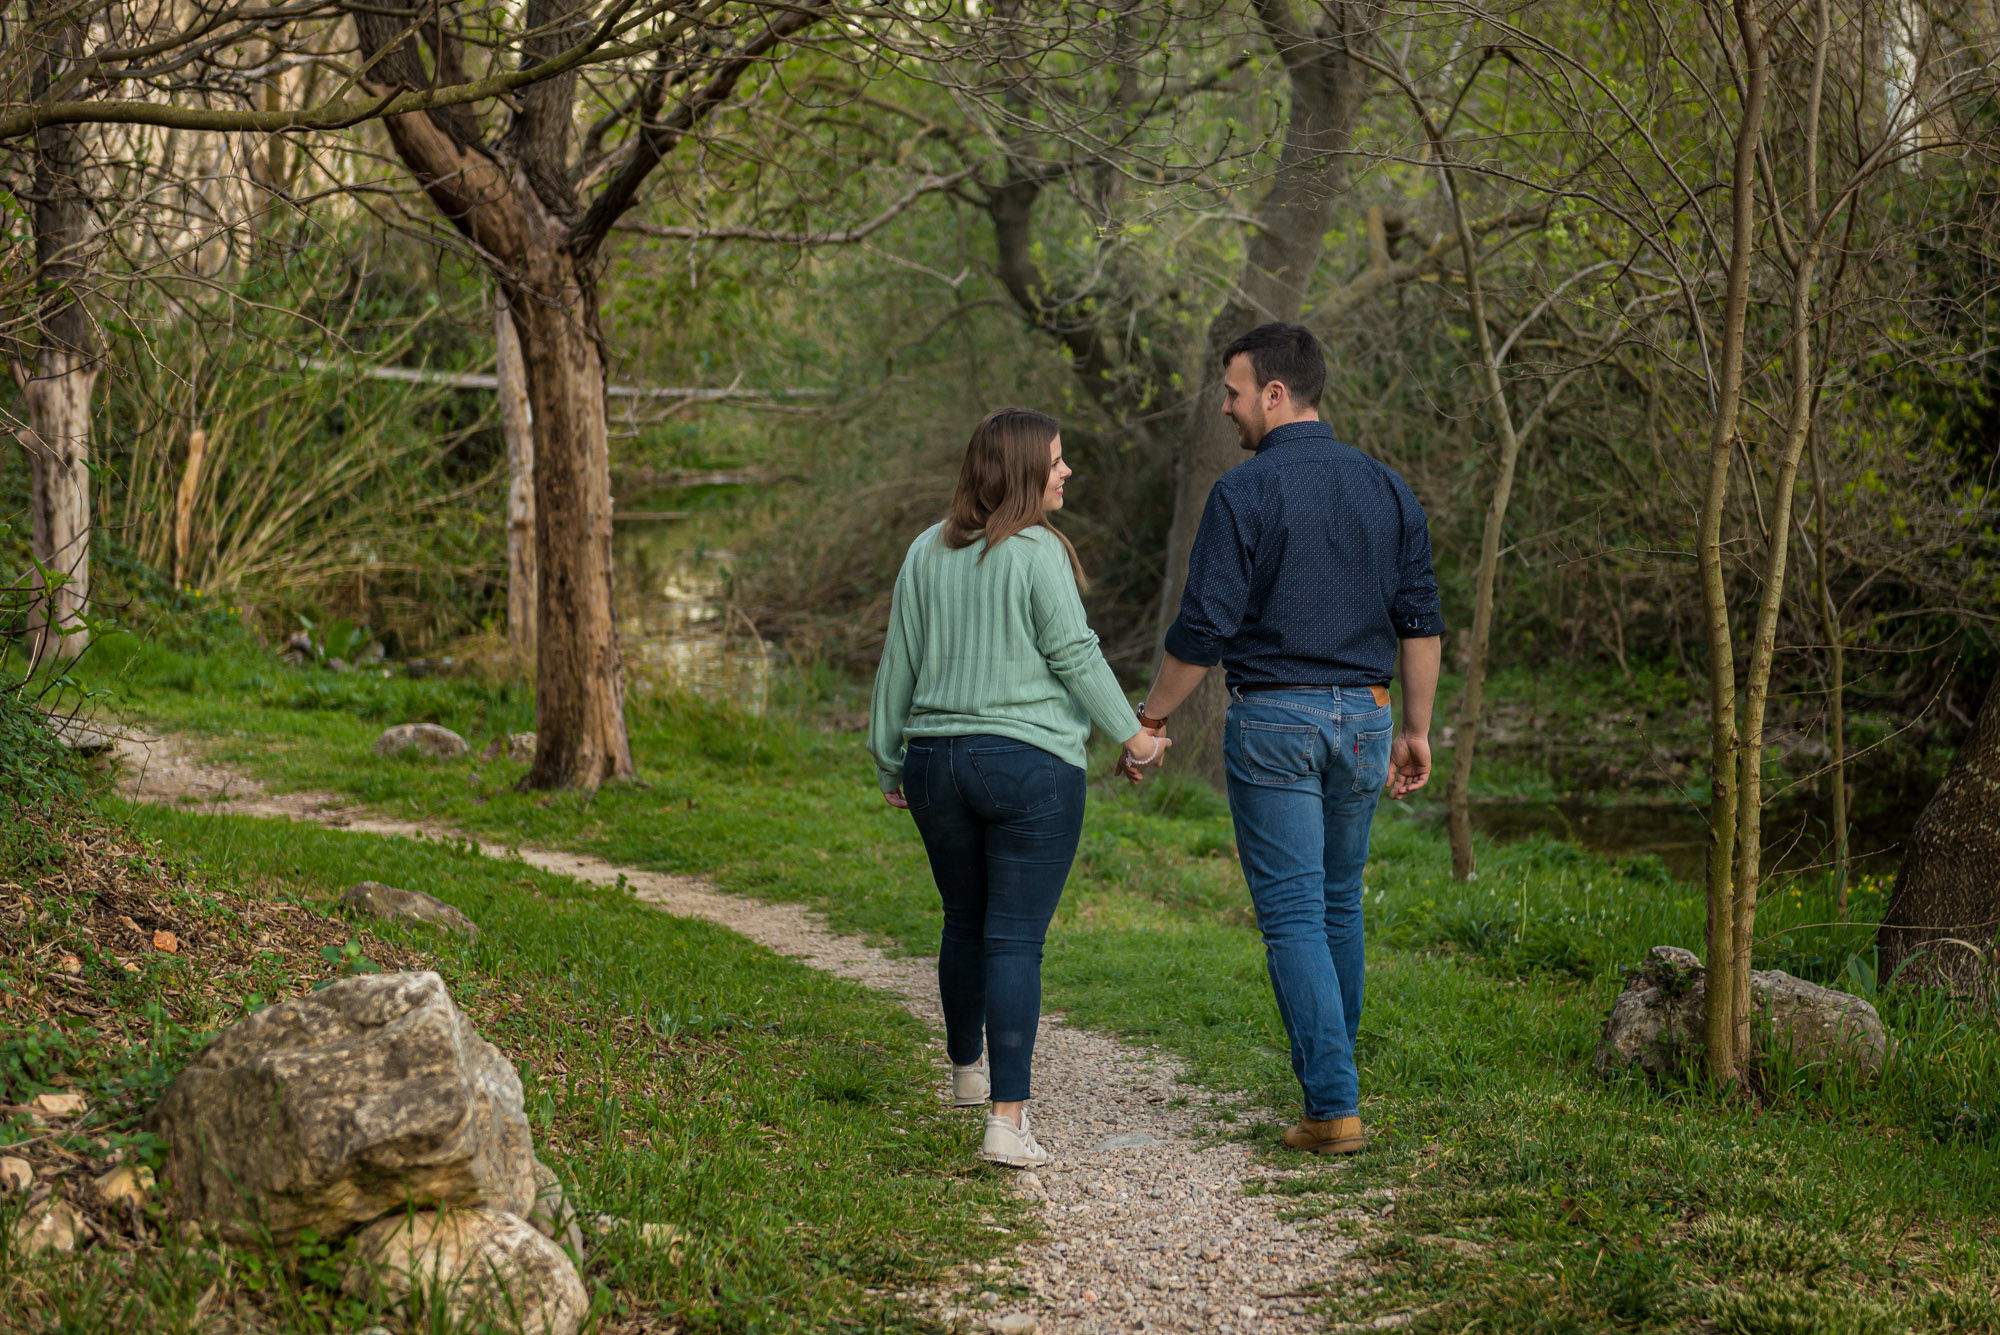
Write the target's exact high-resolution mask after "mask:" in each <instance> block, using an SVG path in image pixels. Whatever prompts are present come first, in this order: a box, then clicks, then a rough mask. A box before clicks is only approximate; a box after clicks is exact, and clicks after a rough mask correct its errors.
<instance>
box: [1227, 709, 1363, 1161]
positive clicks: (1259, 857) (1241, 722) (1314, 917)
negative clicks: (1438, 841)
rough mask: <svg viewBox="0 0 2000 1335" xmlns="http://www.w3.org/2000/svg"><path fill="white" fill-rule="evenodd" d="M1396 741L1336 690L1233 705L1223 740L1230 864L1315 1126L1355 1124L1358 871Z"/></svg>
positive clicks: (1358, 1000)
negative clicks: (1236, 861)
mask: <svg viewBox="0 0 2000 1335" xmlns="http://www.w3.org/2000/svg"><path fill="white" fill-rule="evenodd" d="M1392 731H1393V728H1392V725H1391V721H1390V716H1389V707H1388V706H1387V705H1378V704H1376V703H1375V698H1374V695H1373V694H1372V693H1371V692H1370V691H1369V690H1368V688H1367V687H1359V688H1356V687H1342V688H1338V689H1335V688H1325V689H1319V690H1293V691H1255V692H1250V693H1238V694H1237V695H1236V697H1235V702H1234V703H1232V704H1231V705H1230V706H1229V722H1228V724H1227V726H1226V728H1225V730H1224V732H1223V746H1222V751H1223V760H1224V763H1225V765H1226V767H1227V771H1228V775H1229V814H1230V815H1231V816H1232V817H1233V818H1234V820H1235V823H1236V849H1237V854H1238V856H1239V857H1240V858H1241V859H1242V862H1243V878H1244V879H1245V880H1246V881H1248V882H1249V883H1250V900H1251V902H1252V903H1253V904H1255V905H1256V907H1257V927H1258V929H1259V930H1260V931H1261V932H1262V933H1263V934H1264V962H1265V964H1266V966H1267V967H1268V968H1269V969H1270V972H1271V990H1272V991H1273V992H1275V993H1276V994H1277V997H1278V1015H1279V1016H1280V1018H1282V1019H1283V1020H1284V1022H1285V1033H1286V1035H1287V1036H1288V1037H1289V1038H1290V1039H1291V1045H1292V1072H1293V1073H1294V1074H1295V1075H1297V1076H1298V1078H1299V1085H1300V1086H1301V1088H1303V1089H1304V1091H1305V1105H1306V1116H1307V1117H1309V1118H1312V1119H1314V1120H1315V1121H1324V1120H1327V1119H1331V1118H1335V1117H1353V1116H1355V1115H1357V1113H1358V1112H1359V1111H1360V1077H1359V1076H1358V1075H1357V1074H1356V1072H1355V1069H1354V1036H1355V1035H1356V1034H1357V1033H1359V1032H1360V1030H1361V973H1362V967H1363V951H1362V943H1361V870H1362V868H1363V867H1365V866H1366V865H1367V863H1368V828H1369V825H1370V824H1371V823H1372V822H1373V820H1374V818H1375V804H1376V802H1377V800H1378V799H1379V798H1380V797H1381V794H1382V785H1383V783H1384V781H1385V780H1386V779H1387V777H1388V770H1389V741H1390V733H1391V732H1392Z"/></svg>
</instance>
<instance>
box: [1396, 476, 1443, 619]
mask: <svg viewBox="0 0 2000 1335" xmlns="http://www.w3.org/2000/svg"><path fill="white" fill-rule="evenodd" d="M1396 499H1397V501H1398V502H1399V504H1400V505H1401V507H1402V512H1403V552H1402V570H1401V575H1400V578H1399V581H1398V586H1397V589H1396V604H1395V609H1394V611H1393V612H1392V613H1391V614H1390V619H1391V620H1393V621H1394V622H1395V623H1396V638H1397V639H1399V640H1421V639H1428V638H1429V637H1430V636H1433V635H1442V634H1444V614H1443V613H1442V612H1441V611H1440V610H1439V606H1438V582H1437V575H1436V573H1435V572H1434V571H1432V569H1431V526H1430V521H1429V519H1427V518H1426V517H1425V515H1424V507H1423V506H1422V505H1420V504H1418V503H1417V498H1416V496H1415V494H1414V493H1412V492H1411V491H1410V489H1409V487H1408V486H1406V485H1403V483H1402V479H1400V478H1398V479H1397V487H1396Z"/></svg>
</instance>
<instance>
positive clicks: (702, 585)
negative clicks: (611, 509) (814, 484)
mask: <svg viewBox="0 0 2000 1335" xmlns="http://www.w3.org/2000/svg"><path fill="white" fill-rule="evenodd" d="M678 529H679V525H678V524H675V523H672V522H670V521H656V520H641V521H633V522H621V523H620V524H619V525H618V526H617V527H616V528H615V529H614V530H613V531H612V559H613V561H614V562H615V564H616V568H617V574H616V580H617V585H616V588H617V599H618V636H619V641H620V645H621V648H622V649H623V651H624V658H625V688H626V690H627V691H628V692H630V693H631V694H633V695H634V696H645V695H650V694H653V693H655V692H671V691H685V692H687V693H689V694H692V695H698V696H701V697H702V698H703V699H707V700H715V701H719V702H724V703H728V704H732V705H735V706H736V707H737V708H739V709H743V710H746V711H748V712H750V713H753V714H761V713H763V712H764V707H765V705H766V704H767V703H768V701H769V699H770V693H771V656H770V652H769V650H768V649H767V648H766V646H765V644H764V642H763V640H762V639H760V638H759V637H758V635H757V631H756V628H755V627H754V626H752V625H751V624H750V620H749V618H747V617H745V616H744V615H743V614H742V613H741V612H739V611H737V610H736V609H735V608H733V607H732V606H731V605H730V603H729V600H728V597H727V587H726V586H727V576H728V571H729V567H730V565H731V563H732V558H731V557H730V554H729V553H728V552H722V551H703V550H699V549H697V550H694V551H689V550H687V549H686V548H685V546H684V541H677V530H678Z"/></svg>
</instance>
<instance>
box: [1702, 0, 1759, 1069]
mask: <svg viewBox="0 0 2000 1335" xmlns="http://www.w3.org/2000/svg"><path fill="white" fill-rule="evenodd" d="M1735 13H1736V26H1737V31H1738V33H1739V34H1740V35H1741V37H1742V39H1743V63H1744V66H1745V69H1744V88H1743V101H1742V105H1741V108H1740V110H1739V112H1738V118H1737V126H1736V155H1735V162H1734V165H1733V171H1732V174H1731V179H1730V231H1729V277H1728V281H1727V286H1726V288H1725V289H1724V299H1723V316H1722V356H1721V364H1720V366H1719V367H1718V368H1717V386H1716V396H1715V409H1714V412H1713V414H1712V415H1711V417H1710V419H1709V435H1708V479H1707V484H1706V486H1705V488H1704V490H1703V493H1702V506H1701V521H1700V534H1699V539H1698V542H1697V545H1696V556H1697V560H1698V563H1699V566H1700V571H1701V608H1702V619H1703V622H1704V625H1705V627H1706V630H1707V633H1708V658H1709V663H1708V679H1709V692H1708V700H1709V711H1710V713H1709V717H1710V724H1709V729H1710V731H1709V776H1710V784H1711V789H1710V795H1709V804H1708V826H1709V831H1708V837H1709V850H1708V874H1707V878H1706V879H1707V900H1708V924H1707V933H1706V936H1707V939H1706V941H1705V943H1704V945H1705V949H1706V954H1707V956H1708V958H1707V975H1708V991H1707V995H1706V998H1705V1003H1704V1009H1703V1014H1702V1037H1703V1041H1704V1044H1705V1047H1706V1056H1707V1069H1708V1074H1709V1078H1710V1079H1712V1080H1714V1081H1715V1082H1716V1083H1717V1084H1728V1083H1732V1082H1734V1081H1735V1080H1736V1078H1737V1077H1738V1075H1739V1074H1740V1058H1741V1054H1740V1052H1739V1051H1738V1049H1737V1046H1736V1023H1735V1020H1736V1006H1735V993H1736V967H1735V965H1736V947H1737V942H1736V925H1735V923H1736V920H1735V909H1736V901H1735V893H1734V890H1735V885H1734V880H1733V873H1734V870H1735V853H1736V816H1737V801H1736V777H1737V768H1738V764H1739V760H1738V751H1739V738H1738V733H1737V728H1736V658H1735V652H1736V650H1735V644H1734V641H1733V637H1732V636H1731V634H1730V616H1729V591H1728V587H1727V585H1726V583H1725V581H1724V571H1723V556H1722V519H1723V511H1724V509H1725V507H1726V506H1727V504H1728V500H1729V465H1730V459H1731V455H1732V454H1733V452H1734V450H1735V448H1736V433H1737V423H1738V417H1739V414H1740V413H1741V410H1742V398H1743V344H1744V321H1745V316H1746V313H1747V311H1748V307H1749V299H1750V259H1751V254H1752V252H1753V251H1754V250H1755V249H1756V234H1755V233H1756V221H1757V220H1756V202H1757V201H1756V172H1757V146H1758V141H1759V139H1760V138H1761V137H1762V134H1763V123H1764V96H1765V91H1766V87H1767V85H1768V83H1769V79H1770V67H1769V64H1768V62H1767V61H1766V59H1765V55H1766V46H1765V37H1764V31H1763V26H1762V21H1761V20H1760V19H1759V17H1758V14H1757V6H1756V3H1755V0H1735Z"/></svg>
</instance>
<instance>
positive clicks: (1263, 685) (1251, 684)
mask: <svg viewBox="0 0 2000 1335" xmlns="http://www.w3.org/2000/svg"><path fill="white" fill-rule="evenodd" d="M1236 689H1237V690H1238V691H1239V692H1244V693H1248V692H1250V691H1352V690H1357V689H1359V688H1358V687H1354V686H1315V685H1310V684H1303V683H1298V682H1289V681H1246V682H1244V683H1243V684H1242V685H1241V686H1238V687H1237V688H1236ZM1368 693H1369V694H1370V695H1372V696H1374V697H1375V703H1376V704H1378V705H1386V704H1388V703H1389V688H1388V687H1387V686H1370V687H1369V688H1368Z"/></svg>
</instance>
